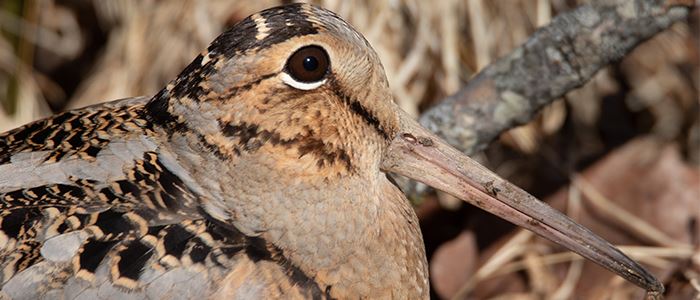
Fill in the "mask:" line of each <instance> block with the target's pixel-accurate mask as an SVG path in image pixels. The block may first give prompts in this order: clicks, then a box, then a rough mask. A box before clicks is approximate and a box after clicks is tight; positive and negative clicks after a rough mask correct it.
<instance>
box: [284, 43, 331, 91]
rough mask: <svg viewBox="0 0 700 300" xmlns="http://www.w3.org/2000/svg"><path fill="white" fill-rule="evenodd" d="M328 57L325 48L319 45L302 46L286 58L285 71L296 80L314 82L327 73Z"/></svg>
mask: <svg viewBox="0 0 700 300" xmlns="http://www.w3.org/2000/svg"><path fill="white" fill-rule="evenodd" d="M329 63H330V59H328V54H327V53H326V50H323V48H321V47H319V46H306V47H303V48H301V49H299V50H297V51H296V52H294V54H292V56H290V57H289V60H287V67H286V68H287V73H289V75H290V76H292V78H293V79H294V80H296V81H300V82H307V83H308V82H315V81H319V80H321V79H323V77H325V76H326V74H327V73H328V65H329Z"/></svg>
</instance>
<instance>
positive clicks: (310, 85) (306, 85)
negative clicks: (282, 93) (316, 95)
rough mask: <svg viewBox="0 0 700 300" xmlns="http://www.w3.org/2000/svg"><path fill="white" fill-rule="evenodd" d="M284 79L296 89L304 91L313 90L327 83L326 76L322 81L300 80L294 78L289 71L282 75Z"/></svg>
mask: <svg viewBox="0 0 700 300" xmlns="http://www.w3.org/2000/svg"><path fill="white" fill-rule="evenodd" d="M281 78H282V81H283V82H284V83H286V84H287V85H289V86H291V87H293V88H295V89H300V90H304V91H309V90H313V89H315V88H318V87H319V86H321V85H323V84H324V83H326V78H324V79H323V80H321V81H316V82H299V81H296V80H294V78H292V76H289V74H287V73H282V75H281Z"/></svg>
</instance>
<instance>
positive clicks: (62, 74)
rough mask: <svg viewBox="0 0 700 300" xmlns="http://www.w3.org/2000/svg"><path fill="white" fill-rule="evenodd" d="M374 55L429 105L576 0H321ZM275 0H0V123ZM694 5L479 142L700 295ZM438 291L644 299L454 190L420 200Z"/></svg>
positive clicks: (194, 44)
mask: <svg viewBox="0 0 700 300" xmlns="http://www.w3.org/2000/svg"><path fill="white" fill-rule="evenodd" d="M315 2H316V3H317V4H319V5H322V6H324V7H327V8H329V9H331V10H333V11H336V12H337V13H339V14H340V15H341V16H343V17H344V18H345V19H346V20H348V21H349V22H350V23H352V24H354V26H356V28H357V29H358V30H359V31H361V32H362V33H363V34H364V35H365V36H366V37H367V39H368V40H369V41H370V42H371V44H372V45H373V46H374V48H375V49H376V50H377V52H378V53H379V55H380V57H381V59H382V62H383V64H384V67H385V69H386V71H387V75H388V77H389V81H390V84H391V86H392V88H393V91H394V93H395V96H396V99H397V101H398V102H399V104H400V105H401V106H402V107H403V108H404V109H405V110H406V111H408V112H410V113H411V114H414V115H418V114H419V113H420V112H421V111H423V110H424V109H425V108H427V107H429V106H430V105H432V104H434V103H436V102H438V101H440V99H441V98H443V97H444V96H446V95H449V94H451V93H454V92H455V91H457V90H458V89H459V88H460V86H462V85H463V84H464V83H465V82H466V81H467V80H469V78H470V77H471V76H472V75H474V74H475V73H476V72H478V71H479V70H480V69H481V68H483V67H484V66H486V65H488V64H489V63H490V62H491V61H492V60H494V59H496V58H498V57H500V56H502V55H505V54H507V53H508V52H509V51H511V50H512V49H513V48H514V47H516V46H518V45H519V44H521V43H523V42H524V41H525V40H526V39H527V38H528V36H530V35H531V34H532V33H533V32H534V30H536V28H537V27H538V26H541V25H544V24H547V23H548V22H549V20H550V19H551V18H552V17H553V16H555V15H557V14H559V13H562V12H565V11H567V10H570V9H572V8H573V7H575V6H577V5H579V4H580V3H579V2H581V1H576V0H569V1H564V0H500V1H486V0H473V1H472V0H470V1H462V0H444V1H436V2H432V1H422V0H396V1H369V0H367V1H341V0H326V1H315ZM276 4H279V1H272V0H258V1H230V0H212V1H195V0H191V1H187V0H182V1H155V0H110V1H99V0H95V1H90V0H82V1H81V0H63V1H61V0H33V1H32V0H26V1H20V0H5V1H2V2H0V32H1V34H0V102H1V104H2V105H1V106H0V129H1V130H7V129H10V128H12V127H15V126H18V125H20V124H23V123H26V122H29V121H31V120H34V119H37V118H40V117H43V116H47V115H49V114H52V113H53V112H56V111H60V110H64V109H69V108H74V107H81V106H85V105H90V104H94V103H98V102H101V101H105V100H111V99H117V98H123V97H130V96H138V95H151V94H154V93H155V92H156V91H157V90H159V89H160V88H161V87H162V86H164V85H165V83H166V82H167V81H168V80H170V79H172V78H174V76H175V75H176V74H177V73H178V72H179V71H180V70H181V69H182V68H183V67H184V66H185V65H186V64H187V63H189V61H190V60H191V59H192V58H193V57H195V55H196V54H197V53H198V52H200V51H201V50H202V49H204V48H205V47H206V45H207V44H208V43H209V42H210V41H211V40H212V39H213V38H214V37H215V36H216V35H217V34H218V33H220V32H221V31H222V30H223V28H225V27H226V26H228V25H231V24H233V23H235V22H237V21H238V20H240V19H242V18H244V17H245V16H247V15H248V14H250V13H252V12H255V11H257V10H260V9H262V8H265V7H269V6H273V5H276ZM698 16H699V13H698V9H697V8H696V9H695V10H694V11H693V12H692V13H691V16H690V18H689V19H688V21H686V22H681V23H677V24H675V25H673V26H672V27H671V28H670V29H668V30H666V31H664V32H662V33H660V34H658V35H656V36H655V37H654V38H652V39H651V40H649V41H647V42H645V43H643V44H642V45H640V46H639V47H638V48H637V49H635V50H634V51H633V52H632V53H631V54H629V55H627V56H626V57H625V58H624V59H623V60H622V61H621V62H620V63H618V64H615V65H612V66H609V67H608V68H606V69H604V70H603V71H601V72H599V73H598V74H597V75H596V76H595V77H594V78H593V79H592V80H591V81H590V82H589V83H588V84H586V85H585V86H583V87H582V88H580V89H577V90H575V91H571V92H570V93H568V94H567V95H566V97H565V98H564V99H561V100H558V101H556V102H554V103H553V104H551V105H549V106H548V107H546V108H545V109H544V110H543V111H542V113H541V114H540V115H539V116H538V117H537V118H536V119H535V120H533V121H532V122H530V123H529V124H527V125H525V126H522V127H519V128H515V129H513V130H510V131H508V132H506V133H504V134H503V135H502V136H501V138H500V139H499V141H497V142H495V143H494V144H493V145H492V146H491V147H490V148H489V149H488V150H487V151H485V152H484V153H481V154H478V155H477V157H478V158H479V159H480V160H481V161H482V162H483V163H484V164H486V165H487V166H488V167H490V168H492V169H494V170H496V171H497V172H498V173H499V174H501V175H502V176H504V177H506V178H508V179H510V180H511V181H513V182H514V183H516V184H518V185H520V186H521V187H523V188H525V189H526V190H528V191H530V192H531V193H533V194H535V195H536V196H538V197H540V198H541V199H545V200H547V201H549V202H550V203H552V205H554V206H556V207H558V208H560V209H562V210H566V211H567V212H568V213H569V214H570V215H571V216H573V217H574V218H575V219H577V220H580V221H581V222H582V223H584V224H586V225H587V226H590V227H591V228H592V229H593V230H594V231H596V232H598V233H600V234H601V235H602V236H604V237H606V238H607V239H610V240H611V241H613V242H614V243H615V244H618V245H621V246H622V248H623V249H624V251H625V252H627V253H628V254H630V255H631V256H632V257H634V258H635V259H638V260H639V261H641V262H642V263H643V264H645V265H646V266H649V267H650V268H651V269H652V271H653V272H654V273H655V274H657V275H658V276H659V277H660V278H661V279H662V281H663V282H664V283H665V284H666V285H667V289H668V293H667V297H668V298H678V299H689V298H693V297H696V299H698V298H697V297H700V296H698V293H700V169H699V168H698V166H699V164H700V123H699V117H698V115H699V111H698V110H699V107H700V101H699V100H698V88H699V87H698V82H699V81H700V54H699V50H698V44H699V42H700V41H699V30H698ZM417 202H418V203H419V204H418V205H417V211H418V213H419V216H420V217H421V220H422V225H423V230H424V235H425V239H426V245H427V249H428V255H429V257H430V260H431V272H432V284H433V287H432V289H433V293H434V296H435V297H440V298H451V297H454V296H456V297H458V298H475V299H539V298H547V299H550V298H551V299H570V298H578V299H634V298H639V297H640V296H641V295H642V294H641V291H640V289H638V288H636V287H634V286H632V285H630V284H628V283H626V282H624V281H623V280H622V279H621V278H617V277H614V276H612V275H611V274H610V273H608V272H606V271H604V270H603V269H601V268H599V267H597V266H594V265H592V264H590V263H584V261H583V260H581V259H580V257H578V256H576V255H572V254H570V253H568V252H565V251H564V250H562V249H560V248H558V247H556V246H554V245H552V244H550V243H548V242H545V241H543V240H541V239H539V238H535V237H533V235H532V234H530V233H529V232H526V231H523V230H519V229H516V228H513V227H512V226H509V225H508V224H506V223H505V222H503V221H500V220H497V219H496V218H494V217H491V216H488V215H486V214H485V213H483V212H480V211H478V210H477V209H475V208H472V207H468V206H466V205H465V204H462V203H461V202H459V201H455V200H454V199H450V197H448V196H446V195H441V194H437V195H434V194H433V195H429V196H426V197H424V198H423V199H418V201H417Z"/></svg>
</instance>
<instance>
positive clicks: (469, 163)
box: [382, 111, 664, 294]
mask: <svg viewBox="0 0 700 300" xmlns="http://www.w3.org/2000/svg"><path fill="white" fill-rule="evenodd" d="M398 113H399V115H400V118H399V120H400V121H399V122H400V130H399V132H398V133H397V135H396V136H395V137H394V138H393V140H392V142H391V144H390V146H389V148H388V150H387V153H386V155H385V157H384V159H383V161H382V169H383V170H384V171H387V172H394V173H397V174H401V175H404V176H407V177H409V178H411V179H415V180H418V181H421V182H423V183H425V184H428V185H430V186H432V187H434V188H437V189H439V190H442V191H445V192H447V193H449V194H452V195H453V196H456V197H457V198H460V199H463V200H465V201H466V202H469V203H471V204H472V205H474V206H477V207H479V208H481V209H484V210H486V211H488V212H490V213H492V214H495V215H497V216H499V217H501V218H503V219H505V220H508V221H509V222H511V223H514V224H516V225H518V226H521V227H524V228H527V229H529V230H530V231H533V232H535V233H537V234H538V235H540V236H542V237H544V238H546V239H549V240H551V241H553V242H555V243H557V244H559V245H561V246H564V247H566V248H568V249H569V250H571V251H574V252H576V253H578V254H580V255H581V256H583V257H586V258H588V259H590V260H591V261H593V262H595V263H597V264H599V265H601V266H603V267H605V268H607V269H609V270H610V271H612V272H614V273H616V274H618V275H620V276H622V277H623V278H625V279H626V280H628V281H630V282H632V283H634V284H636V285H638V286H640V287H642V288H644V289H646V290H647V291H649V292H652V293H658V294H661V293H663V291H664V286H663V284H661V283H660V282H659V281H658V280H657V279H656V278H655V277H654V276H653V275H652V274H651V273H649V272H648V271H647V270H645V269H644V267H642V266H640V265H639V264H638V263H637V262H635V261H634V260H632V259H631V258H629V257H627V256H626V255H625V254H624V253H622V252H621V251H620V250H618V249H617V248H615V247H614V246H613V245H611V244H610V243H609V242H607V241H605V240H604V239H602V238H601V237H599V236H597V235H596V234H594V233H593V232H591V231H590V230H589V229H587V228H585V227H583V226H582V225H580V224H578V223H576V222H574V221H573V220H571V219H570V218H569V217H567V216H566V215H564V214H562V213H560V212H559V211H557V210H555V209H553V208H552V207H550V206H549V205H547V204H546V203H544V202H542V201H539V200H537V199H536V198H535V197H533V196H531V195H530V194H528V193H527V192H525V191H524V190H522V189H520V188H519V187H517V186H515V185H513V184H511V183H509V182H508V181H506V180H504V179H502V178H500V177H499V176H498V175H496V174H494V173H493V172H491V171H489V170H488V169H486V168H485V167H483V166H481V165H480V164H479V163H477V162H476V161H474V160H472V159H471V158H469V157H468V156H466V155H464V154H462V153H461V152H459V151H458V150H456V149H454V148H453V147H451V146H450V145H449V144H447V143H446V142H445V141H443V140H442V139H440V138H438V137H437V136H435V135H434V134H432V133H430V132H429V131H428V130H427V129H425V128H423V127H422V126H420V125H419V124H418V123H417V122H416V121H414V120H412V119H411V118H410V117H409V116H408V115H407V114H405V113H403V112H401V111H399V112H398Z"/></svg>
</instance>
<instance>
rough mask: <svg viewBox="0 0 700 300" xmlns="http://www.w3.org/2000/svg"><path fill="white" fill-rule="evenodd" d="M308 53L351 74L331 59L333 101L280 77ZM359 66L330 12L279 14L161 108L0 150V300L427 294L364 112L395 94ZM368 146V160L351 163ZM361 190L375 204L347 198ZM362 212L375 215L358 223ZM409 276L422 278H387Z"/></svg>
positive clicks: (55, 122) (195, 68)
mask: <svg viewBox="0 0 700 300" xmlns="http://www.w3.org/2000/svg"><path fill="white" fill-rule="evenodd" d="M305 43H317V44H320V45H324V46H327V47H328V48H332V50H328V51H329V52H330V53H329V54H330V55H331V57H334V58H335V57H341V56H348V57H351V58H353V59H354V60H358V59H359V60H360V61H356V63H359V64H353V65H343V64H342V63H341V61H342V60H340V59H338V62H335V61H334V63H335V64H337V65H336V66H334V67H336V68H335V69H334V71H333V73H332V74H329V76H328V81H329V82H328V84H327V86H326V87H325V88H323V89H322V90H319V91H316V92H315V93H305V92H300V91H299V90H296V89H294V88H292V87H290V86H288V85H286V84H285V83H283V82H281V81H280V79H279V75H280V73H281V72H282V70H283V68H284V62H285V61H286V59H287V57H288V56H289V53H288V52H290V51H293V50H294V48H297V47H299V45H302V44H305ZM369 49H370V48H369V46H368V44H367V42H366V41H365V40H364V39H363V38H362V37H361V36H360V35H359V34H357V33H356V32H354V31H353V30H351V29H350V27H349V26H348V25H347V24H346V23H345V22H343V21H342V20H340V19H339V18H338V17H336V16H335V15H333V14H332V13H330V12H328V11H325V10H321V9H318V8H315V7H312V6H308V5H290V6H285V7H280V8H273V9H270V10H266V11H263V12H261V13H259V14H256V15H253V16H251V17H249V18H246V19H245V20H243V21H242V22H240V23H239V24H237V25H236V26H235V27H233V28H232V29H231V30H229V31H227V32H225V33H223V34H222V35H221V36H219V37H218V38H217V39H216V40H215V41H214V42H213V43H212V44H211V46H210V47H209V48H208V50H207V51H205V52H204V53H202V54H201V55H199V56H198V57H197V58H195V60H194V61H193V62H192V63H191V64H190V65H189V66H188V67H187V68H186V69H185V70H184V71H183V72H182V73H181V74H180V75H179V76H178V77H177V78H176V79H175V80H174V81H172V82H171V83H170V84H169V85H168V86H167V87H166V88H165V89H163V90H162V91H160V92H159V93H158V94H157V95H155V96H154V97H153V98H150V99H149V98H145V97H143V98H133V99H125V100H117V101H114V102H109V103H105V104H101V105H96V106H91V107H87V108H83V109H78V110H74V111H69V112H65V113H62V114H59V115H56V116H54V117H51V118H48V119H44V120H40V121H37V122H34V123H31V124H28V125H25V126H23V127H20V128H17V129H15V130H12V131H10V132H7V133H4V134H2V135H0V197H1V199H2V202H0V209H1V211H0V218H1V220H2V222H1V223H0V249H2V250H0V257H2V259H1V260H0V265H1V266H2V273H1V274H0V282H2V285H3V289H2V292H3V295H5V296H9V297H10V298H36V297H39V296H56V297H58V295H63V296H65V297H66V298H73V297H78V298H84V299H96V298H125V297H126V298H129V297H133V298H143V297H146V296H148V297H150V298H172V297H175V298H194V297H200V296H207V295H208V296H223V297H225V296H229V295H237V296H251V297H253V296H254V297H255V298H259V297H263V296H284V297H287V296H301V297H304V298H312V297H313V298H323V297H326V296H331V297H345V296H351V295H355V296H363V295H364V296H370V295H375V296H379V295H384V296H397V297H398V296H400V295H408V294H409V293H411V294H416V295H419V294H422V295H424V296H425V295H427V292H428V287H427V281H426V275H427V271H426V265H425V258H424V256H423V255H422V253H423V250H422V244H421V243H422V241H421V238H420V233H419V231H418V227H417V220H416V218H415V215H414V214H413V212H412V210H411V208H410V206H409V205H408V203H406V202H405V200H404V199H403V198H402V197H399V196H398V195H400V193H399V192H398V191H396V188H395V187H394V186H393V185H391V184H390V183H389V181H388V180H387V179H386V178H385V177H384V175H383V174H381V173H379V172H378V167H379V166H378V160H379V155H380V153H379V150H381V147H382V145H381V144H384V146H385V144H386V141H385V137H386V135H388V134H390V133H388V132H386V131H387V130H391V126H393V125H391V124H387V125H383V124H381V123H380V122H379V121H378V120H377V119H376V117H374V116H373V114H372V113H371V109H370V108H367V107H364V106H363V104H360V102H359V100H360V99H357V98H356V97H362V100H370V99H369V98H370V97H369V96H368V95H369V94H370V93H371V92H374V89H382V90H381V91H380V92H382V93H386V92H387V90H386V82H385V80H384V75H383V71H382V70H381V66H380V65H379V62H378V60H377V58H376V55H375V54H374V53H373V52H371V50H369ZM343 68H345V69H343ZM340 72H345V73H340ZM353 73H356V74H353ZM373 81H380V82H379V83H380V84H379V85H377V84H376V83H375V82H373ZM354 85H357V86H362V87H363V91H362V92H361V93H357V91H356V89H355V88H354ZM369 85H373V86H375V85H376V86H377V87H376V88H375V87H371V88H368V86H369ZM326 95H331V96H333V97H335V98H334V99H330V100H326V99H325V98H324V97H325V96H326ZM351 95H352V96H351ZM353 96H354V97H353ZM376 101H380V100H376ZM371 145H375V146H376V147H377V151H376V153H358V152H357V151H353V150H352V149H353V148H354V147H355V148H357V147H364V146H371ZM358 149H359V148H358ZM370 165H373V168H372V169H368V167H369V166H370ZM278 174H288V175H289V176H285V177H281V176H272V175H278ZM380 174H381V175H380ZM355 178H356V179H355ZM367 186H369V187H376V188H369V189H367V190H366V194H361V195H352V194H351V193H350V192H348V190H351V189H353V188H356V187H367ZM386 192H388V193H393V194H396V195H397V200H399V201H397V202H396V203H393V204H392V205H390V207H389V208H388V209H384V208H381V207H383V206H384V205H383V204H382V203H379V202H380V200H383V199H382V198H379V197H380V195H382V194H384V193H386ZM299 196H301V197H299ZM343 197H344V198H345V199H341V198H343ZM367 197H375V198H377V199H376V200H374V201H367V200H368V199H365V198H367ZM326 198H338V199H331V201H329V200H328V199H326ZM360 201H366V202H376V203H374V206H371V207H366V208H363V207H357V208H356V207H355V206H356V204H355V203H353V202H360ZM327 210H334V211H327ZM347 210H355V211H356V212H357V213H358V214H357V215H356V216H354V217H352V218H349V217H350V216H349V215H347ZM341 214H342V215H346V216H347V217H345V216H339V215H341ZM388 214H390V215H392V216H393V217H392V218H393V219H394V220H391V218H390V219H386V218H384V217H385V215H388ZM312 215H315V216H312ZM314 218H316V219H314ZM378 218H382V219H384V220H377V219H378ZM381 223H386V224H385V226H381V227H374V225H377V224H381ZM403 223H405V224H403ZM370 225H372V227H370ZM389 233H391V234H396V238H395V239H399V238H401V239H402V241H397V242H398V243H400V244H404V246H402V247H400V248H401V249H394V248H395V246H391V247H386V248H387V249H385V250H384V253H382V249H381V248H379V247H376V246H377V245H376V244H377V243H378V239H380V237H381V236H382V235H386V234H389ZM372 252H374V253H375V255H377V257H376V258H370V259H369V261H366V260H367V259H365V258H362V257H361V256H360V255H367V256H369V255H370V254H371V253H372ZM413 252H415V253H416V258H414V259H413V260H410V259H409V260H407V258H406V255H407V254H408V253H413ZM316 255H318V257H317V258H313V256H316ZM308 256H312V257H311V258H310V257H308ZM405 262H410V263H411V264H412V265H411V266H410V268H412V269H411V270H410V272H413V273H415V270H413V269H417V271H418V274H419V275H407V274H411V273H409V270H403V271H402V272H400V273H396V274H392V272H391V271H390V270H389V268H394V269H395V268H396V267H397V266H398V265H399V264H402V263H405ZM408 268H409V266H405V269H408ZM378 269H379V270H381V269H384V270H386V273H383V274H382V273H376V272H374V271H376V270H378ZM354 273H356V274H354ZM372 278H374V281H370V280H369V279H372ZM385 280H392V281H395V282H397V283H398V282H404V284H403V285H404V286H405V288H407V290H391V289H390V287H389V286H386V287H385V286H384V285H385V284H384V283H383V282H384V281H385ZM343 281H344V282H343ZM382 289H384V290H383V291H380V292H379V293H377V291H378V290H382ZM402 293H405V294H402ZM243 298H245V297H243Z"/></svg>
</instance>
